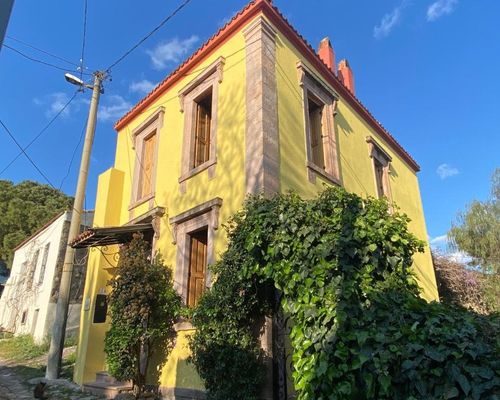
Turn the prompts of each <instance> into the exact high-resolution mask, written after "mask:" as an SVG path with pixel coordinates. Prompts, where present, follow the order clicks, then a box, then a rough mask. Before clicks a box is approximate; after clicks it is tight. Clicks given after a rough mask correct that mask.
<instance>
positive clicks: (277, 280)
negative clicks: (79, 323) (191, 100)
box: [191, 188, 500, 400]
mask: <svg viewBox="0 0 500 400" xmlns="http://www.w3.org/2000/svg"><path fill="white" fill-rule="evenodd" d="M408 222H409V219H408V218H407V217H406V216H405V215H402V214H399V213H397V212H395V213H390V212H389V209H388V205H387V203H386V202H385V201H383V200H375V199H367V200H363V199H361V198H360V197H359V196H357V195H355V194H349V193H347V192H346V191H344V190H342V189H333V188H331V189H327V190H326V191H325V192H323V193H322V194H321V195H320V196H319V197H318V198H316V199H312V200H302V199H301V198H300V197H298V196H297V195H295V194H290V195H277V196H276V197H274V198H272V199H264V198H260V197H256V198H250V199H249V200H248V201H247V203H246V205H245V208H244V210H243V211H242V212H240V213H238V214H237V215H236V216H234V218H233V219H232V221H231V222H230V224H229V240H230V243H229V248H228V250H227V252H226V253H225V254H224V255H223V256H222V258H221V260H220V262H219V263H218V264H217V265H216V266H215V268H214V273H215V275H216V281H215V283H214V285H213V287H212V289H211V290H210V291H208V292H207V293H206V294H205V295H204V296H203V298H202V299H201V301H200V303H199V306H198V307H197V309H196V310H195V311H194V313H193V323H194V325H195V326H196V327H197V331H196V333H195V334H194V336H193V339H192V341H191V348H192V352H193V356H192V361H193V362H194V364H195V366H196V368H197V369H198V372H199V373H200V375H201V377H202V378H203V379H204V380H205V384H206V387H207V390H208V399H223V398H229V397H227V393H226V392H224V390H225V389H226V388H228V387H231V388H232V389H233V390H234V391H233V392H232V393H231V396H230V398H232V399H254V398H258V394H259V392H258V390H259V389H258V388H256V387H255V386H254V388H253V390H251V387H250V386H251V385H252V384H253V385H256V384H257V383H259V382H262V376H261V375H260V373H259V371H261V370H262V366H261V367H260V368H258V367H256V365H259V364H261V365H262V354H261V353H260V351H259V348H258V342H257V340H256V334H255V326H256V324H258V321H259V318H262V315H263V314H269V310H270V301H269V299H268V298H269V296H268V291H267V290H266V288H267V287H268V286H269V284H271V285H272V286H274V288H275V290H279V291H280V292H281V294H282V301H281V305H282V307H283V309H284V311H285V313H287V314H288V315H289V316H290V317H291V321H292V324H291V325H292V328H291V331H290V340H291V345H292V353H293V354H292V360H293V368H294V371H293V373H292V376H293V380H294V386H295V389H296V391H297V396H298V397H297V398H298V399H299V400H323V399H388V398H392V399H412V398H413V399H440V398H475V399H479V398H487V397H488V396H493V395H494V394H496V393H498V391H499V389H500V381H499V377H498V376H499V370H500V365H499V364H498V359H499V354H500V353H499V349H500V346H499V342H498V328H499V325H498V321H497V320H495V319H494V318H493V317H492V318H490V319H486V318H483V317H479V316H476V315H474V314H471V313H467V311H465V310H463V309H460V308H454V307H450V306H446V305H442V304H437V303H432V304H429V303H426V302H425V301H424V300H422V299H420V298H419V297H418V292H419V290H418V287H417V285H416V283H415V280H414V278H413V276H412V274H411V270H410V267H411V263H412V256H413V254H414V253H415V252H416V251H422V249H423V242H421V241H419V240H418V239H416V238H415V237H414V236H413V235H412V234H411V233H410V232H409V231H408V228H407V224H408ZM495 338H496V339H495ZM495 340H497V341H496V342H495ZM215 362H216V363H217V365H216V366H215V367H214V364H213V363H215ZM228 372H229V373H228ZM239 387H240V388H239ZM248 390H250V392H248ZM248 393H250V394H251V397H249V395H248ZM224 396H226V397H224Z"/></svg>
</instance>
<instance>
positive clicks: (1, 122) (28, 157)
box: [0, 119, 55, 189]
mask: <svg viewBox="0 0 500 400" xmlns="http://www.w3.org/2000/svg"><path fill="white" fill-rule="evenodd" d="M0 124H1V125H2V126H3V128H4V129H5V131H6V132H7V133H8V135H9V136H10V138H11V139H12V140H13V141H14V143H15V144H16V146H17V147H19V149H20V150H21V151H22V153H23V154H24V155H25V156H26V158H27V159H28V160H29V162H30V163H31V164H32V165H33V167H35V169H36V170H37V171H38V173H39V174H40V175H42V176H43V178H44V179H45V180H46V181H47V183H48V184H49V185H50V186H52V188H53V189H55V187H54V185H53V184H52V182H51V181H50V179H49V178H47V175H45V174H44V173H43V172H42V170H41V169H40V168H38V166H37V165H36V164H35V162H34V161H33V160H32V159H31V157H30V156H29V155H28V153H26V152H25V151H24V149H23V147H22V146H21V145H20V144H19V142H18V141H17V140H16V138H15V137H14V135H13V134H12V132H11V131H10V130H9V128H7V126H5V124H4V123H3V121H2V120H1V119H0Z"/></svg>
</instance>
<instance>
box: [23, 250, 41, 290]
mask: <svg viewBox="0 0 500 400" xmlns="http://www.w3.org/2000/svg"><path fill="white" fill-rule="evenodd" d="M39 255H40V250H37V251H35V254H34V255H33V258H32V259H31V263H30V265H29V268H28V271H27V272H26V273H27V277H26V278H27V280H26V286H27V288H28V289H31V288H32V287H33V280H34V277H35V270H36V266H37V264H38V256H39Z"/></svg>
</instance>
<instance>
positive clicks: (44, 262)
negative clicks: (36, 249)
mask: <svg viewBox="0 0 500 400" xmlns="http://www.w3.org/2000/svg"><path fill="white" fill-rule="evenodd" d="M49 250H50V243H47V244H46V245H45V248H44V249H43V258H42V265H41V266H40V273H39V275H38V284H39V285H41V284H42V283H43V278H44V276H45V269H46V267H47V259H48V257H49Z"/></svg>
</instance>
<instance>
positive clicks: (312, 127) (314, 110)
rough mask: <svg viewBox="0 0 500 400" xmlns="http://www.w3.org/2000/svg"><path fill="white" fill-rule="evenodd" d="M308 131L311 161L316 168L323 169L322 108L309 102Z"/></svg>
mask: <svg viewBox="0 0 500 400" xmlns="http://www.w3.org/2000/svg"><path fill="white" fill-rule="evenodd" d="M308 105H309V131H310V140H311V150H312V161H313V163H314V164H315V165H317V166H318V167H320V168H322V169H324V168H325V156H324V152H323V138H322V123H321V119H322V107H320V106H318V105H317V104H316V103H314V102H312V101H311V100H309V104H308Z"/></svg>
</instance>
